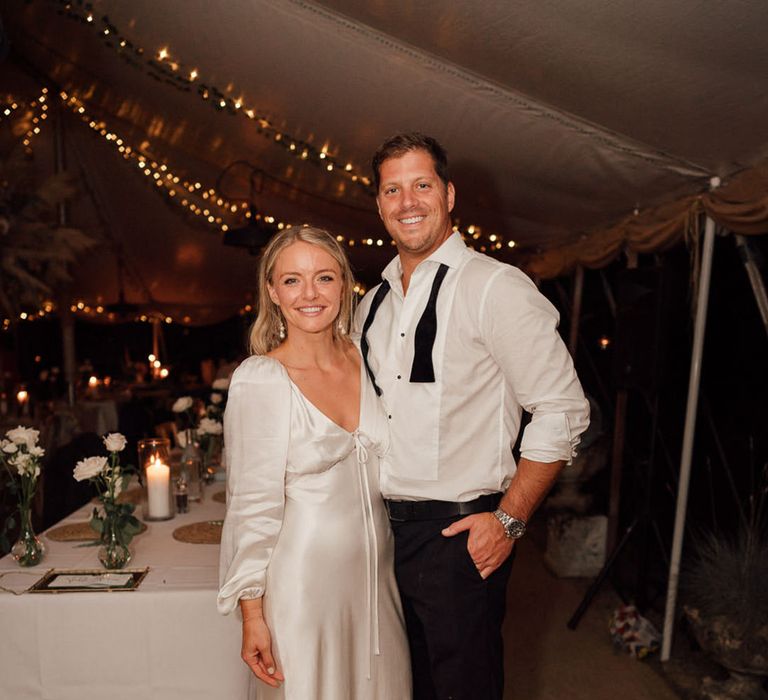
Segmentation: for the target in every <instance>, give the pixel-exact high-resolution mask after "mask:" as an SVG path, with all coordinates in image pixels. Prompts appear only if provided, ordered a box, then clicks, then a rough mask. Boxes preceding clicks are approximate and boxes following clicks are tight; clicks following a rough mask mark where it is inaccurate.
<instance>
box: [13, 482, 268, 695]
mask: <svg viewBox="0 0 768 700" xmlns="http://www.w3.org/2000/svg"><path fill="white" fill-rule="evenodd" d="M219 491H223V484H221V483H214V484H213V485H211V486H209V487H208V489H207V491H206V496H205V499H204V501H203V503H192V504H190V509H189V512H188V513H185V514H177V515H176V516H175V517H174V518H172V519H171V520H167V521H162V522H149V523H147V530H146V531H145V532H143V533H142V534H140V535H138V536H137V537H135V538H134V540H133V542H132V543H131V545H130V548H131V552H132V553H133V558H132V560H131V562H130V563H129V565H128V567H127V568H129V569H138V568H144V567H149V572H148V574H147V575H146V576H145V578H144V580H143V581H142V582H141V584H140V585H139V587H138V589H137V590H135V591H94V592H90V591H89V592H60V593H23V594H22V595H13V594H12V593H9V592H5V591H0V699H1V700H32V699H35V700H37V699H41V700H42V699H44V700H91V699H93V700H97V699H98V700H102V698H110V700H129V699H130V700H137V698H141V699H142V700H150V699H153V700H177V699H178V700H182V699H183V700H194V699H199V700H238V699H245V698H248V697H251V694H252V693H253V692H254V686H255V683H256V681H252V680H251V674H250V671H249V670H248V669H247V667H246V666H245V664H244V663H243V662H242V661H241V659H240V623H239V620H238V619H237V617H236V616H234V615H230V616H227V617H224V616H222V615H220V614H219V613H218V612H217V610H216V590H217V587H218V583H217V581H218V554H219V547H218V545H214V544H189V543H186V542H179V541H177V540H176V539H174V538H173V536H172V533H173V531H174V530H175V529H176V528H178V527H180V526H182V525H187V524H192V523H196V522H204V521H209V520H220V519H221V518H223V517H224V505H223V504H221V503H218V502H216V501H214V500H213V499H212V498H211V495H212V494H215V493H217V492H219ZM92 508H93V504H88V505H86V506H84V507H83V508H81V509H79V510H77V511H75V512H74V513H73V514H72V515H70V516H69V517H68V518H66V519H65V520H63V521H62V523H59V525H61V524H72V523H78V522H84V521H87V520H88V519H89V517H90V513H91V510H92ZM137 511H140V508H137ZM138 514H139V515H140V512H138ZM55 527H57V526H55ZM42 538H43V541H44V542H45V545H46V548H47V552H46V556H45V557H44V559H43V561H42V562H41V563H40V564H39V565H38V566H36V567H31V568H27V569H24V568H21V567H19V566H18V564H16V563H15V562H14V561H13V560H12V559H11V558H10V556H7V557H4V558H3V559H0V575H2V579H1V580H0V585H2V586H3V587H5V588H8V589H11V590H15V591H24V590H26V589H27V588H29V586H30V585H31V584H33V583H34V582H35V581H36V580H37V579H39V578H40V577H42V576H43V575H44V574H45V573H46V571H47V570H48V569H51V568H54V567H55V568H66V569H82V568H88V569H98V568H100V564H99V562H98V559H97V551H98V547H78V546H77V545H78V544H81V543H78V542H57V541H53V540H51V539H49V538H48V537H47V536H46V534H45V533H44V534H43V535H42Z"/></svg>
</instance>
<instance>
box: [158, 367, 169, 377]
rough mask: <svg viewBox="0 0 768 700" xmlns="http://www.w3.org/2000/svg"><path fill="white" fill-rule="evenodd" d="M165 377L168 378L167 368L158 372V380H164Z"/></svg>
mask: <svg viewBox="0 0 768 700" xmlns="http://www.w3.org/2000/svg"><path fill="white" fill-rule="evenodd" d="M167 376H168V368H167V367H163V368H162V369H161V370H160V378H161V379H165V378H166V377H167Z"/></svg>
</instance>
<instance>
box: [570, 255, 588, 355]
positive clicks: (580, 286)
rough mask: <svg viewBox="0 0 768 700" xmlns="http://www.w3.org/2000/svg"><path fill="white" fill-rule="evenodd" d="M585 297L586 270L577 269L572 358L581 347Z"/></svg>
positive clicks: (572, 327)
mask: <svg viewBox="0 0 768 700" xmlns="http://www.w3.org/2000/svg"><path fill="white" fill-rule="evenodd" d="M583 296H584V268H583V267H582V266H581V265H578V266H577V267H576V271H575V273H574V277H573V298H572V305H571V329H570V334H569V339H568V350H570V352H571V357H573V358H574V359H575V358H576V350H577V349H578V347H579V321H580V320H581V298H582V297H583Z"/></svg>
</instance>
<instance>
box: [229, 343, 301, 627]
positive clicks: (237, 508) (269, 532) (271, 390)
mask: <svg viewBox="0 0 768 700" xmlns="http://www.w3.org/2000/svg"><path fill="white" fill-rule="evenodd" d="M290 411H291V387H290V383H289V380H288V377H287V375H286V373H285V370H284V369H283V368H282V367H281V366H280V364H279V363H278V362H276V361H274V360H272V359H270V358H267V357H259V356H254V357H250V358H248V359H247V360H245V362H243V363H242V364H241V365H240V367H238V369H237V370H236V371H235V373H234V375H233V376H232V382H231V384H230V388H229V397H228V400H227V408H226V412H225V415H224V441H225V445H226V449H227V514H226V518H225V520H224V527H223V531H222V536H221V550H220V560H219V595H218V608H219V611H220V612H221V613H223V614H227V613H230V612H231V611H232V610H234V608H235V607H236V606H237V603H238V601H239V600H240V598H244V597H245V598H255V597H259V596H261V595H263V594H264V587H265V579H266V571H267V567H268V565H269V560H270V557H271V555H272V550H273V549H274V546H275V543H276V542H277V538H278V536H279V534H280V529H281V527H282V521H283V508H284V503H285V469H286V460H287V453H288V441H289V438H290V424H291V419H290Z"/></svg>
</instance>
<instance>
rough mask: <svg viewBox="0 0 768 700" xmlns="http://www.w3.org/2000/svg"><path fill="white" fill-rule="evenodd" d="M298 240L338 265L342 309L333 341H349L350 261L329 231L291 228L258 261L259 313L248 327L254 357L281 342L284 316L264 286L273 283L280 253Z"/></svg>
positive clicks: (350, 316)
mask: <svg viewBox="0 0 768 700" xmlns="http://www.w3.org/2000/svg"><path fill="white" fill-rule="evenodd" d="M298 241H304V242H305V243H310V244H312V245H316V246H319V247H320V248H322V249H323V250H324V251H325V252H326V253H328V254H329V255H330V256H331V257H332V258H333V259H334V260H335V261H336V262H337V263H338V264H339V269H340V270H341V307H340V309H339V315H338V316H337V317H336V319H335V320H334V322H333V325H332V329H333V337H334V339H336V340H338V339H340V338H344V339H346V340H349V332H350V330H351V328H352V314H353V313H354V299H355V293H354V290H353V286H354V277H353V276H352V268H351V267H350V265H349V258H347V254H346V253H345V252H344V249H343V248H342V247H341V245H340V244H339V242H338V241H337V240H336V238H335V236H333V235H331V234H330V233H328V231H326V230H324V229H321V228H314V227H312V226H304V227H299V226H292V227H291V228H286V229H284V230H282V231H280V233H278V234H276V235H275V236H273V238H272V239H271V240H270V241H269V243H268V244H267V246H266V248H264V251H263V252H262V254H261V259H260V260H259V284H258V295H259V301H258V311H257V314H256V321H254V323H253V326H251V330H250V333H249V347H250V351H251V353H252V354H253V355H265V354H266V353H268V352H269V351H270V350H274V349H275V348H276V347H277V346H278V345H280V343H282V342H283V341H282V339H281V338H280V324H281V322H282V321H283V316H282V314H281V313H280V309H279V308H278V306H277V305H276V304H275V303H274V302H273V301H272V299H270V297H269V289H268V288H267V285H268V284H272V273H273V272H274V269H275V263H276V262H277V258H278V256H279V255H280V253H282V252H283V251H284V250H285V249H286V248H287V247H288V246H289V245H291V244H293V243H296V242H298Z"/></svg>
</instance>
